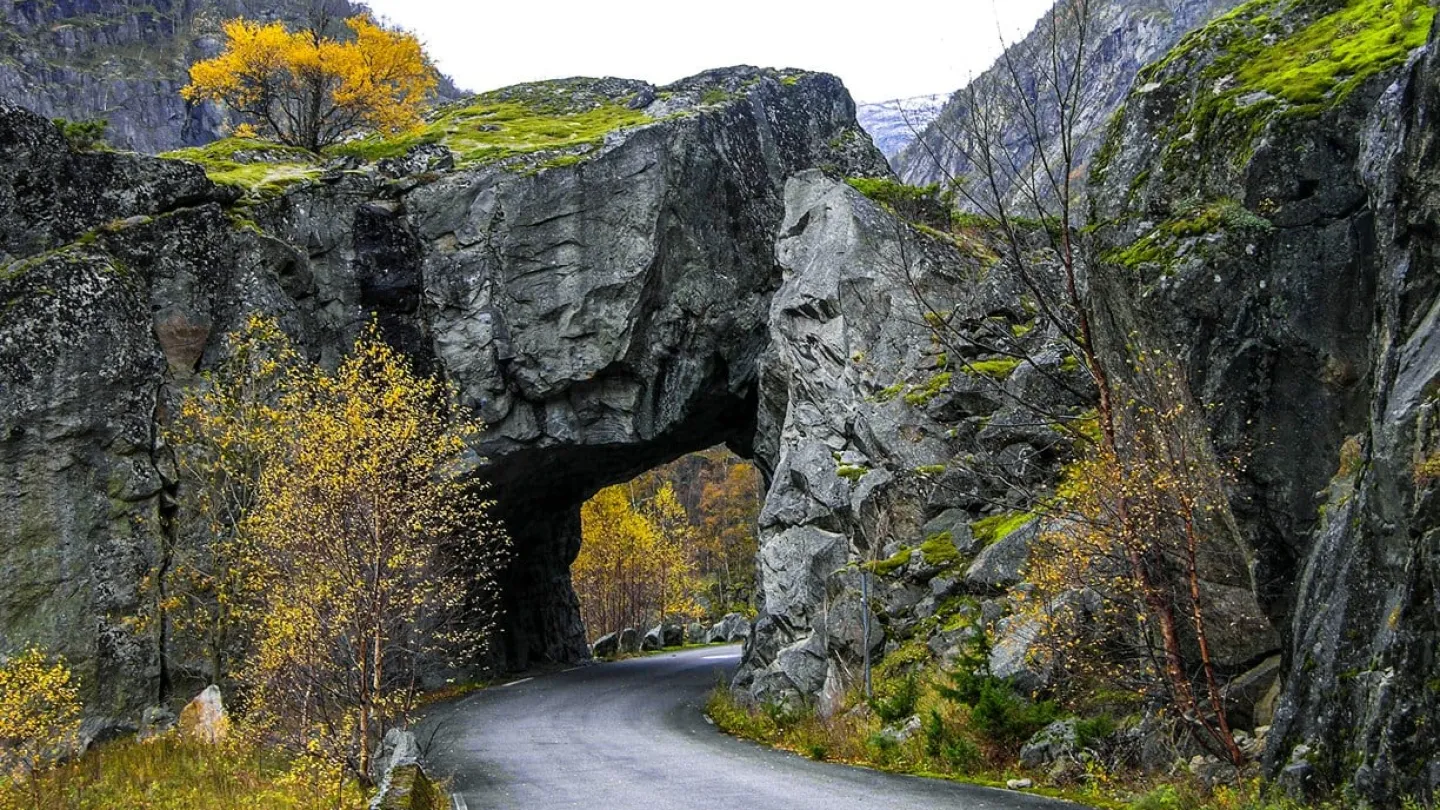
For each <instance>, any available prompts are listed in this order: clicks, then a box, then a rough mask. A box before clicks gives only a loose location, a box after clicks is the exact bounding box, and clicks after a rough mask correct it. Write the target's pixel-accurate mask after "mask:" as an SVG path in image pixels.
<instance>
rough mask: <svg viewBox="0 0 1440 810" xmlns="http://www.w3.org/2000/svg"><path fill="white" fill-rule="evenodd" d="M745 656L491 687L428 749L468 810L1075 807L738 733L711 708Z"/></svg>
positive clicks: (645, 663)
mask: <svg viewBox="0 0 1440 810" xmlns="http://www.w3.org/2000/svg"><path fill="white" fill-rule="evenodd" d="M739 656H740V648H739V647H738V646H730V647H707V648H702V649H696V650H687V651H684V652H678V653H666V654H662V655H656V656H651V657H648V658H632V659H630V660H627V661H618V662H615V663H609V664H598V665H593V666H585V667H581V668H578V669H573V670H569V671H566V672H560V673H555V674H552V675H545V676H541V677H537V678H533V679H525V680H521V681H516V682H512V683H511V684H509V685H506V686H497V687H492V688H490V689H486V690H484V691H481V692H476V693H474V694H471V695H469V696H468V697H466V698H463V699H461V700H459V701H457V702H456V703H454V704H450V705H448V706H444V707H440V708H438V709H437V710H436V711H434V712H432V714H431V717H430V719H429V720H428V721H427V725H428V728H426V729H424V733H423V734H422V735H421V736H422V745H424V746H425V747H426V748H427V756H428V758H429V760H430V763H431V765H432V766H434V770H435V771H436V772H437V773H438V774H439V775H440V776H441V777H443V778H447V779H448V780H449V785H448V788H449V790H451V791H453V792H454V793H455V794H458V800H457V801H455V805H456V807H457V808H461V809H462V810H463V808H468V810H492V809H493V810H500V809H501V808H503V809H504V810H552V808H554V809H557V810H558V808H585V810H701V809H702V808H703V810H844V809H845V808H864V810H920V809H921V808H924V809H925V810H934V808H963V809H964V810H1029V809H1030V808H1035V810H1065V808H1067V807H1068V808H1073V807H1074V805H1066V804H1064V803H1061V802H1054V801H1051V800H1047V799H1043V798H1041V797H1037V796H1030V795H1026V794H1022V793H1016V792H1011V791H1001V790H992V789H989V788H981V787H974V786H970V785H962V784H958V783H953V782H945V781H941V780H935V779H922V778H918V777H908V776H898V775H894V774H886V773H880V772H878V771H870V770H866V769H863V768H852V767H848V766H845V765H837V764H833V763H825V762H813V761H811V760H808V759H805V758H803V757H800V756H796V755H793V754H788V753H785V752H782V751H775V750H772V749H770V748H766V747H764V746H761V745H757V744H755V743H750V742H746V741H743V740H737V739H734V738H732V737H728V736H726V735H725V734H722V733H721V732H719V731H717V730H716V729H715V728H714V727H713V726H711V725H710V724H709V723H708V722H706V720H705V717H704V715H703V714H702V711H701V709H702V706H703V703H704V700H705V694H706V692H708V691H709V690H710V689H711V688H713V687H714V686H715V684H716V683H718V682H720V681H721V679H723V678H726V677H728V675H729V674H730V672H731V671H732V670H733V669H734V667H735V664H736V663H737V662H738V660H739ZM432 732H433V736H431V734H432ZM426 736H431V739H430V741H429V742H428V743H426V742H425V740H424V737H426Z"/></svg>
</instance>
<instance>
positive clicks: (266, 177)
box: [160, 138, 321, 199]
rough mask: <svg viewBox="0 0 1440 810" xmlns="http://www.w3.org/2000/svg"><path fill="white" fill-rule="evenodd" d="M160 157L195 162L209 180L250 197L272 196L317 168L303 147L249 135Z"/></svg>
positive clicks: (311, 175)
mask: <svg viewBox="0 0 1440 810" xmlns="http://www.w3.org/2000/svg"><path fill="white" fill-rule="evenodd" d="M160 157H163V158H169V159H171V160H186V161H189V162H191V163H198V164H200V166H201V167H202V168H204V169H205V174H206V175H207V176H208V177H209V178H210V179H211V180H214V181H215V182H217V183H224V184H226V185H232V186H239V187H240V188H242V189H244V190H245V194H246V196H247V197H250V198H251V199H256V198H261V199H263V198H266V197H272V196H276V195H278V194H280V193H281V192H283V191H284V190H285V189H287V188H289V187H290V186H293V185H295V184H297V183H303V182H305V181H307V180H313V179H314V178H316V177H317V176H319V174H320V171H321V168H320V164H319V160H318V159H317V158H316V156H315V155H313V154H311V153H310V152H307V151H305V150H304V149H299V148H296V147H292V146H283V145H281V144H278V143H271V142H269V141H261V140H256V139H253V138H222V139H220V140H218V141H214V142H212V143H208V144H206V145H204V146H196V147H190V148H187V149H176V150H174V151H172V152H165V153H164V154H162V155H160Z"/></svg>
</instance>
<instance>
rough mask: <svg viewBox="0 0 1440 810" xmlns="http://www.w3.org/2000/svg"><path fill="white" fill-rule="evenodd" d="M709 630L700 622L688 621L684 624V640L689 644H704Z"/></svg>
mask: <svg viewBox="0 0 1440 810" xmlns="http://www.w3.org/2000/svg"><path fill="white" fill-rule="evenodd" d="M708 634H709V631H707V630H706V629H705V625H703V624H701V623H700V622H690V623H689V624H687V625H685V640H686V641H687V642H689V643H691V644H704V643H706V642H707V641H708V640H709V639H708Z"/></svg>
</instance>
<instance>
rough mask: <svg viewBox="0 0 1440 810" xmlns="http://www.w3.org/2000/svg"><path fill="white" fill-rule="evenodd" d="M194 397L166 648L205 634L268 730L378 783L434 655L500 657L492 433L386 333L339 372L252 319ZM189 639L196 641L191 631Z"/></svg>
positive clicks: (180, 449)
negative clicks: (488, 496)
mask: <svg viewBox="0 0 1440 810" xmlns="http://www.w3.org/2000/svg"><path fill="white" fill-rule="evenodd" d="M227 355H228V357H227V360H226V361H225V362H222V363H221V364H220V366H219V367H218V368H217V369H216V370H215V372H213V373H211V374H209V375H207V376H206V377H205V378H204V379H203V380H202V381H201V383H200V384H199V385H198V386H197V387H196V388H195V389H194V390H192V391H191V392H190V393H189V394H188V395H187V397H186V398H185V400H184V401H183V402H182V404H181V408H180V413H179V418H178V419H177V422H176V425H175V426H174V427H173V429H172V430H171V432H170V434H169V438H170V439H171V440H172V441H174V442H176V443H177V448H176V454H177V457H178V458H179V459H180V461H181V463H180V470H181V473H182V480H181V491H182V492H184V493H185V495H184V497H183V498H182V499H181V502H180V506H181V508H180V510H179V512H180V514H179V515H178V516H177V518H176V521H177V523H178V524H179V525H180V526H182V527H186V526H188V527H190V528H189V531H192V532H197V533H198V534H199V535H200V536H201V537H202V538H204V539H208V540H210V541H211V542H209V543H200V544H198V545H197V546H195V547H193V548H192V547H188V546H186V545H185V544H181V543H177V544H176V546H175V548H174V549H173V550H172V552H171V554H170V556H169V557H168V559H167V560H166V564H165V565H164V566H162V571H161V572H160V573H158V574H157V576H156V577H155V580H156V583H155V588H156V590H157V591H158V592H159V595H158V597H157V602H158V606H159V609H160V612H161V621H160V622H159V624H160V626H162V627H168V628H170V634H171V635H172V636H173V638H171V639H169V649H168V650H167V652H168V653H169V658H170V659H171V660H172V662H174V663H176V664H183V663H184V661H185V656H186V655H187V654H188V653H190V652H192V650H193V649H195V648H196V647H198V648H199V649H202V650H203V651H204V652H205V657H206V659H208V663H209V665H210V666H211V667H214V668H215V669H213V670H211V672H210V673H209V674H210V675H212V676H213V677H214V678H215V679H217V680H219V679H225V678H230V679H233V680H234V682H235V683H236V684H237V685H238V686H239V687H240V696H241V698H242V699H241V701H240V702H241V704H242V705H243V706H244V707H245V709H246V712H245V714H246V721H247V723H248V724H249V726H250V727H251V728H252V729H256V730H259V731H260V732H263V733H264V734H265V735H267V737H268V738H269V739H271V740H273V741H279V742H282V743H285V744H287V745H288V746H289V747H291V748H292V750H297V751H303V752H305V753H306V754H307V755H309V756H311V757H316V758H318V759H319V760H320V761H324V762H328V763H334V764H338V765H339V766H342V767H343V768H345V769H347V770H348V771H349V772H350V773H352V774H354V775H356V776H359V777H360V778H362V779H363V778H366V777H367V775H368V774H369V772H370V765H371V758H372V751H373V750H374V746H375V743H376V741H377V740H378V739H379V737H380V736H381V735H382V734H383V732H384V731H385V729H387V728H390V727H393V726H396V725H403V724H404V722H405V718H406V716H407V714H408V712H409V711H410V710H411V709H412V708H413V707H414V705H415V700H416V697H417V693H418V688H419V686H420V675H421V673H422V671H423V670H424V669H425V668H426V667H431V668H433V667H435V666H437V665H441V664H446V665H448V664H463V663H466V662H468V661H473V660H476V658H477V657H478V656H479V655H481V654H482V653H483V651H484V644H485V642H486V640H487V638H488V631H489V630H490V628H491V627H492V625H493V622H494V620H495V616H496V612H495V608H496V602H495V598H494V595H495V591H496V583H495V574H496V572H497V569H498V568H499V567H500V566H501V564H502V563H503V561H504V558H505V555H506V551H507V547H508V544H507V541H506V540H505V536H504V534H503V532H501V531H500V530H499V528H498V527H496V526H495V525H493V524H492V523H491V522H490V520H489V518H488V513H489V509H490V503H489V502H488V501H487V500H485V498H484V495H483V491H482V490H481V489H480V488H479V487H478V486H477V485H476V484H475V483H474V482H473V481H472V480H471V476H470V473H472V472H473V471H474V470H475V468H476V466H477V464H478V463H479V459H478V458H476V457H475V456H474V455H473V453H471V452H470V450H469V446H470V442H471V440H472V439H474V438H475V436H476V435H477V433H478V432H479V431H480V429H481V426H480V425H479V424H478V423H477V422H475V421H474V420H472V419H471V418H470V417H469V416H468V415H467V414H466V413H465V412H464V411H463V410H462V409H461V408H460V407H459V405H458V404H457V402H456V400H455V394H454V391H453V390H452V389H451V388H450V387H449V386H448V385H446V384H444V383H442V382H440V381H438V380H436V379H433V378H427V377H422V376H418V375H416V374H415V373H414V371H413V370H412V369H411V367H410V365H409V364H408V362H407V361H406V359H405V358H404V357H403V356H402V355H400V354H399V353H397V352H396V351H395V350H393V349H391V348H390V347H389V346H387V345H386V344H385V343H384V342H383V341H381V340H380V338H379V335H378V332H377V331H376V329H375V328H374V327H371V328H370V329H369V330H367V331H366V332H365V333H364V334H363V335H362V336H361V338H360V339H359V340H358V341H357V342H356V343H355V346H354V348H353V350H352V352H351V354H350V355H348V356H347V357H345V358H344V359H343V360H342V361H341V362H340V365H339V367H338V368H337V369H335V370H334V371H333V372H332V371H328V370H326V369H324V368H322V367H319V366H315V365H312V364H309V363H307V362H305V361H304V360H303V359H302V358H300V357H299V356H298V354H297V353H296V352H295V351H294V350H293V349H291V348H290V346H289V343H288V341H287V340H286V339H285V336H284V334H283V333H282V332H280V331H279V329H278V328H277V327H276V326H275V324H274V323H273V322H271V321H268V320H266V319H262V318H258V317H257V318H252V319H251V320H250V321H249V323H248V324H247V326H246V328H245V329H243V330H241V331H239V332H237V333H234V334H232V335H230V336H229V337H228V348H227ZM187 642H188V644H187Z"/></svg>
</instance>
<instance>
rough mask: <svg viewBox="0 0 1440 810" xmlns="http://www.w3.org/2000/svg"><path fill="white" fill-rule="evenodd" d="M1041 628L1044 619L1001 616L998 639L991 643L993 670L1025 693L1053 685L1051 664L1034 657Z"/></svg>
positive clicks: (993, 672) (998, 624) (991, 665)
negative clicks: (1033, 658)
mask: <svg viewBox="0 0 1440 810" xmlns="http://www.w3.org/2000/svg"><path fill="white" fill-rule="evenodd" d="M1040 630H1041V625H1040V621H1039V620H1038V619H1034V618H1031V617H1028V616H1007V617H1005V618H1003V619H1001V620H1000V621H999V622H998V623H997V624H996V625H995V641H994V642H993V643H992V644H991V645H990V673H991V674H992V675H994V676H995V677H997V678H1007V679H1009V680H1010V682H1011V683H1013V684H1014V685H1015V688H1016V689H1018V690H1019V691H1020V692H1022V693H1028V692H1033V691H1035V690H1037V689H1040V688H1043V687H1044V686H1046V685H1047V684H1049V683H1050V667H1049V666H1048V665H1046V664H1045V663H1044V662H1043V661H1038V660H1032V656H1031V650H1032V649H1033V648H1034V645H1035V641H1036V640H1037V639H1038V638H1039V636H1040Z"/></svg>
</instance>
